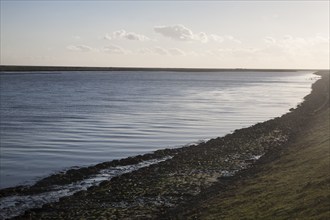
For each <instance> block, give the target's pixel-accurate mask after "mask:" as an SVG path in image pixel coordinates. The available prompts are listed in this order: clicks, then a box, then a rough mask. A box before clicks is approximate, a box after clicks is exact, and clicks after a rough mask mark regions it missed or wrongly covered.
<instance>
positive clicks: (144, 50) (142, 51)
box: [137, 48, 153, 54]
mask: <svg viewBox="0 0 330 220" xmlns="http://www.w3.org/2000/svg"><path fill="white" fill-rule="evenodd" d="M137 53H138V54H152V53H153V52H152V50H150V49H149V48H141V49H138V51H137Z"/></svg>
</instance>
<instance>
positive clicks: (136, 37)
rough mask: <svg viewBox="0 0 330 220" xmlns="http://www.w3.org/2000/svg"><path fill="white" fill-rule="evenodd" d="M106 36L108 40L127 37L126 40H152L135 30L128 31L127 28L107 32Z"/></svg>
mask: <svg viewBox="0 0 330 220" xmlns="http://www.w3.org/2000/svg"><path fill="white" fill-rule="evenodd" d="M104 38H105V39H107V40H112V39H126V40H136V41H148V40H150V39H149V38H148V37H147V36H145V35H142V34H137V33H134V32H127V31H125V30H117V31H114V32H113V33H112V34H106V35H105V37H104Z"/></svg>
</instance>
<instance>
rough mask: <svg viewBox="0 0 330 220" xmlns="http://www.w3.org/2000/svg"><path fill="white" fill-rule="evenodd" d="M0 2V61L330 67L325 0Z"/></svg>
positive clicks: (49, 63) (70, 64)
mask: <svg viewBox="0 0 330 220" xmlns="http://www.w3.org/2000/svg"><path fill="white" fill-rule="evenodd" d="M0 1H1V5H0V6H1V8H0V12H1V13H0V14H1V15H0V16H1V17H0V18H1V20H0V24H1V27H0V30H1V32H0V33H1V34H0V36H1V42H0V46H1V49H0V52H1V54H0V55H1V56H0V63H1V65H52V66H53V65H54V66H107V67H109V66H115V67H177V68H277V69H286V68H289V69H291V68H292V69H296V68H299V69H329V7H330V6H329V1H267V0H265V1H137V0H136V1H105V0H104V1H95V0H94V1H92V0H90V1H87V0H86V1H61V0H56V1H55V0H53V1H51V0H45V1H41V0H38V1H32V0H22V1H19V0H0Z"/></svg>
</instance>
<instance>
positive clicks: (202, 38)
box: [198, 32, 208, 43]
mask: <svg viewBox="0 0 330 220" xmlns="http://www.w3.org/2000/svg"><path fill="white" fill-rule="evenodd" d="M198 39H199V40H200V41H201V42H202V43H207V42H208V36H207V35H206V34H205V33H204V32H200V33H199V35H198Z"/></svg>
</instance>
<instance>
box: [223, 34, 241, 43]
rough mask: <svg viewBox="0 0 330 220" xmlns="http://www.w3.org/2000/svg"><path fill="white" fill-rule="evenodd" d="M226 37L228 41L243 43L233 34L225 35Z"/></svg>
mask: <svg viewBox="0 0 330 220" xmlns="http://www.w3.org/2000/svg"><path fill="white" fill-rule="evenodd" d="M224 38H225V40H227V41H231V42H234V43H237V44H241V43H242V41H240V40H238V39H236V38H235V37H233V36H231V35H225V36H224Z"/></svg>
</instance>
